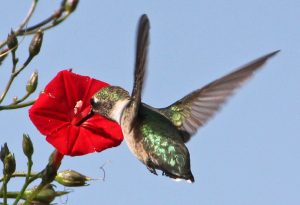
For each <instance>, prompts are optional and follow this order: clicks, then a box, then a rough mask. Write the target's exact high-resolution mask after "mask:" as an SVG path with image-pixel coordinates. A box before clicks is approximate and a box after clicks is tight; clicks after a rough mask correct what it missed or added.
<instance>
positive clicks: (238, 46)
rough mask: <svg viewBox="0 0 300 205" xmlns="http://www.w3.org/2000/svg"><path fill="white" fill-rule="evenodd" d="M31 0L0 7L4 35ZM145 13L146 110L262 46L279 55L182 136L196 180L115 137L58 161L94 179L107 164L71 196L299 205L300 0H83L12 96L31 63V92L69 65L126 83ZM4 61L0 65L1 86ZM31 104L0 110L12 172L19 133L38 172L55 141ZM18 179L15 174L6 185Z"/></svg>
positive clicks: (49, 7) (48, 39) (48, 8)
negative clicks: (177, 175) (31, 149)
mask: <svg viewBox="0 0 300 205" xmlns="http://www.w3.org/2000/svg"><path fill="white" fill-rule="evenodd" d="M30 3H31V2H30V1H16V0H11V1H5V2H3V3H2V4H1V8H0V13H1V16H2V18H1V19H2V20H1V24H0V25H1V29H0V36H1V39H3V38H5V37H6V36H7V33H8V32H9V30H10V28H11V27H12V26H13V27H16V26H17V25H18V23H19V22H20V21H21V20H22V18H23V17H24V16H25V15H26V12H27V9H28V8H29V6H30ZM59 4H60V1H54V0H52V1H40V3H39V6H38V8H37V11H38V12H37V13H36V15H35V16H34V18H33V19H32V23H34V22H38V21H39V20H41V19H44V18H45V17H46V16H48V15H50V14H51V13H52V12H53V11H54V9H55V8H57V7H58V5H59ZM143 13H146V14H147V15H148V16H149V18H150V22H151V31H150V32H151V43H150V51H149V64H148V76H147V81H146V85H145V89H144V93H143V101H144V102H146V103H148V104H150V105H152V106H154V107H165V106H167V105H169V104H171V103H173V102H174V101H176V100H178V99H180V98H181V97H183V96H184V95H186V94H188V93H189V92H191V91H193V90H195V89H197V88H200V87H202V86H203V85H205V84H207V83H209V82H211V81H212V80H214V79H216V78H218V77H220V76H222V75H224V74H226V73H228V72H229V71H231V70H233V69H234V68H236V67H239V66H241V65H243V64H245V63H247V62H249V61H251V60H253V59H255V58H257V57H259V56H261V55H264V54H266V53H268V52H271V51H274V50H277V49H281V52H280V53H279V54H278V55H277V56H276V57H274V58H273V59H271V60H270V61H269V62H268V64H267V65H266V66H265V68H264V69H263V70H261V71H260V72H258V73H257V75H255V77H254V78H253V79H251V80H250V81H249V82H248V83H247V84H246V85H245V86H244V87H243V88H241V89H240V90H239V91H238V92H237V94H236V95H235V96H234V97H232V98H231V99H230V100H229V102H228V103H227V104H226V105H225V106H224V107H223V109H222V111H221V112H220V113H218V114H217V115H216V117H215V118H214V119H212V120H211V121H210V122H209V123H208V124H207V125H206V126H205V127H204V128H202V129H200V130H199V131H198V133H197V134H196V135H195V136H194V138H193V139H192V140H191V141H190V142H189V143H188V144H187V146H188V148H189V150H190V154H191V165H192V171H193V174H194V177H195V180H196V182H195V183H194V184H187V183H185V182H180V183H178V182H174V181H172V180H170V179H169V178H166V177H163V176H155V175H152V174H151V173H149V172H148V171H147V169H146V168H145V166H144V165H142V164H141V163H140V162H139V161H138V160H137V159H135V158H134V156H133V155H132V154H131V153H130V152H129V150H128V148H127V146H126V144H125V142H123V143H122V144H121V145H120V146H119V147H117V148H115V149H110V150H107V151H104V152H102V153H94V154H90V155H86V156H82V157H73V158H72V157H66V158H65V159H64V161H63V164H62V167H61V169H68V168H70V169H75V170H77V171H80V172H82V173H84V174H86V175H89V176H92V177H95V178H100V177H101V176H102V172H101V170H100V169H99V167H100V166H101V165H102V164H104V163H106V166H105V170H106V180H105V181H104V182H102V181H95V182H92V183H91V185H90V186H88V187H83V188H78V189H74V192H73V193H71V194H70V195H69V197H68V199H67V200H68V201H67V203H68V204H72V205H77V204H78V205H79V204H83V203H84V204H91V205H92V204H124V203H126V204H133V205H135V204H145V205H148V204H149V205H150V204H173V205H177V204H178V205H179V204H183V203H186V204H203V205H204V204H207V205H210V204H214V205H218V204H220V205H227V204H228V205H240V204H243V205H253V204H255V205H265V204H272V205H281V204H288V205H293V204H299V203H300V195H299V188H300V175H299V173H300V165H299V161H300V151H299V144H300V136H299V129H300V124H299V122H300V108H299V105H300V95H299V90H300V80H299V79H300V60H299V59H300V58H299V56H300V43H299V42H300V29H299V19H300V2H299V1H298V0H286V1H275V0H265V1H259V0H252V1H238V0H232V1H230V2H229V1H218V0H214V1H198V0H189V1H158V0H153V1H137V0H128V1H126V0H122V1H121V0H119V1H118V0H104V1H102V0H101V1H93V2H92V1H81V2H80V3H79V5H78V8H77V10H76V12H75V13H74V14H73V15H72V16H71V17H70V18H69V19H68V20H67V21H66V22H64V23H63V24H62V25H61V26H59V27H57V28H55V29H53V30H51V31H48V32H46V34H45V36H44V42H43V47H42V51H41V53H40V55H39V56H38V57H37V58H36V59H35V60H34V61H33V63H32V64H31V65H30V66H29V67H28V68H27V70H26V71H25V72H24V73H23V74H22V75H21V76H20V78H19V79H18V80H17V81H16V84H15V85H14V86H13V88H12V92H11V93H10V94H9V98H11V97H13V96H15V95H19V96H22V94H23V93H24V90H25V83H26V81H27V79H28V78H29V76H30V74H31V73H32V72H33V71H34V70H38V71H39V79H40V81H39V87H38V89H39V90H42V89H43V87H44V86H45V85H46V84H47V82H49V81H50V80H51V79H52V78H53V77H54V76H55V75H56V73H57V72H58V71H60V70H62V69H66V68H73V70H74V72H76V73H79V74H82V75H89V76H91V77H94V78H98V79H100V80H103V81H106V82H108V83H110V84H114V85H120V86H122V87H124V88H125V89H127V90H129V91H131V88H132V84H133V65H134V48H135V35H136V33H135V32H136V26H137V21H138V19H139V17H140V15H141V14H143ZM28 41H30V37H28V38H25V39H24V41H23V45H22V47H23V48H22V49H20V51H19V57H20V59H21V60H22V59H25V58H26V56H27V47H26V44H27V43H28ZM22 51H23V52H22ZM9 65H10V64H9V63H8V62H7V63H6V64H4V65H3V66H1V70H0V82H3V83H1V85H0V86H1V87H0V90H1V91H2V90H3V87H2V86H3V84H4V83H5V82H6V81H7V76H8V73H9V72H10V67H9ZM36 95H37V94H36ZM36 95H35V96H36ZM6 102H9V101H6ZM27 112H28V108H25V109H22V110H19V111H2V112H0V119H1V123H0V130H1V134H0V139H1V140H0V143H1V144H3V143H4V142H8V144H9V146H10V148H11V149H12V150H13V151H14V152H15V155H16V157H17V160H18V166H17V169H18V170H19V171H21V170H25V168H26V162H25V158H24V157H23V154H22V149H21V139H22V134H23V133H24V132H26V133H28V134H29V135H30V136H31V138H32V140H33V142H34V145H35V156H34V162H36V163H35V164H34V170H40V169H42V168H43V167H44V166H45V163H46V161H47V158H48V156H49V154H50V153H51V151H52V150H53V148H52V147H51V145H49V144H48V143H47V142H46V141H45V139H44V137H43V136H42V135H41V134H40V133H39V132H38V131H37V130H36V128H35V127H34V126H33V125H32V123H31V122H30V120H29V118H28V114H27ZM107 162H108V163H107ZM17 186H18V181H16V182H15V183H12V185H11V189H16V188H17ZM59 188H61V189H63V188H62V187H59ZM65 200H66V198H62V199H57V200H56V202H57V203H62V202H64V201H65Z"/></svg>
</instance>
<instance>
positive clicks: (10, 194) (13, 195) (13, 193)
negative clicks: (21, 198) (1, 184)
mask: <svg viewBox="0 0 300 205" xmlns="http://www.w3.org/2000/svg"><path fill="white" fill-rule="evenodd" d="M18 194H19V192H17V191H9V192H6V198H11V199H14V198H16V197H17V196H18ZM0 198H3V199H4V195H3V194H2V193H0Z"/></svg>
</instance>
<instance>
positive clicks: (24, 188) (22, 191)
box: [13, 157, 33, 205]
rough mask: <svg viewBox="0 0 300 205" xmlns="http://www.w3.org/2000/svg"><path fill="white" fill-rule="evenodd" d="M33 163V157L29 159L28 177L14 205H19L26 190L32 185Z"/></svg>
mask: <svg viewBox="0 0 300 205" xmlns="http://www.w3.org/2000/svg"><path fill="white" fill-rule="evenodd" d="M32 165H33V162H32V159H31V157H30V158H28V162H27V175H26V179H25V183H24V185H23V187H22V189H21V191H20V192H19V194H18V195H17V197H16V200H15V201H14V203H13V205H17V204H18V202H19V201H20V199H21V198H22V196H23V194H24V192H25V190H26V188H27V187H28V185H29V184H30V181H29V178H30V176H31V168H32Z"/></svg>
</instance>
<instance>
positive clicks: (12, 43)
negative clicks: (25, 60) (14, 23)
mask: <svg viewBox="0 0 300 205" xmlns="http://www.w3.org/2000/svg"><path fill="white" fill-rule="evenodd" d="M6 44H7V47H8V48H9V49H15V48H17V47H18V39H17V36H16V34H15V32H14V31H13V30H11V32H10V34H9V35H8V36H7V39H6Z"/></svg>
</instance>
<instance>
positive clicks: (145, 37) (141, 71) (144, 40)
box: [130, 14, 150, 127]
mask: <svg viewBox="0 0 300 205" xmlns="http://www.w3.org/2000/svg"><path fill="white" fill-rule="evenodd" d="M149 30H150V22H149V19H148V17H147V15H146V14H144V15H142V16H141V17H140V20H139V25H138V31H137V42H136V56H135V70H134V85H133V90H132V93H131V98H132V100H131V103H130V108H131V112H132V113H133V116H132V119H133V121H132V122H133V123H134V121H135V119H136V116H137V114H138V109H139V106H140V104H141V95H142V90H143V81H144V76H145V72H146V64H147V54H148V45H149ZM132 126H133V125H131V127H132Z"/></svg>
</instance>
